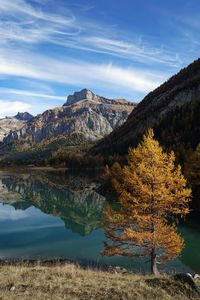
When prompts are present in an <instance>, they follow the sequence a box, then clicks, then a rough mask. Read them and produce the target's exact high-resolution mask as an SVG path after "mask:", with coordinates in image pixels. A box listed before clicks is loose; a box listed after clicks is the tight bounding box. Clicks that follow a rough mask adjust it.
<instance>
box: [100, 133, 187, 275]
mask: <svg viewBox="0 0 200 300" xmlns="http://www.w3.org/2000/svg"><path fill="white" fill-rule="evenodd" d="M115 180H116V178H115ZM116 187H117V189H118V190H117V192H118V195H119V196H118V201H119V209H117V210H116V209H112V208H109V209H107V210H106V211H105V212H104V216H105V219H104V221H103V226H104V230H105V235H106V237H107V241H106V242H105V243H104V254H105V255H109V256H114V255H123V256H128V257H133V256H149V257H150V260H151V272H152V273H153V274H157V273H158V269H157V264H158V263H162V262H166V261H168V260H171V259H174V258H176V257H177V256H178V255H179V253H180V251H181V250H182V248H183V245H184V241H183V239H182V238H181V236H180V235H179V234H178V233H177V227H176V226H177V222H175V219H174V216H176V215H181V216H184V215H186V214H188V213H189V208H188V201H189V198H190V195H191V190H190V189H188V188H186V180H185V178H184V177H183V175H182V173H181V168H180V166H177V167H176V166H175V156H174V154H173V152H172V153H170V154H167V153H164V152H163V150H162V148H161V147H160V146H159V143H158V142H157V141H156V140H155V139H154V134H153V130H151V129H150V130H149V131H148V132H147V134H146V135H145V136H144V139H143V141H142V142H141V143H140V144H139V145H138V147H137V148H136V149H130V150H129V155H128V165H127V166H125V167H124V168H123V171H122V173H121V174H120V180H119V183H118V184H117V185H116Z"/></svg>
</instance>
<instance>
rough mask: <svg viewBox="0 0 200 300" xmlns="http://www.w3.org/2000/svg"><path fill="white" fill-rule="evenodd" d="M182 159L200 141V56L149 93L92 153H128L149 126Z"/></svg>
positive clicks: (162, 142) (163, 143) (164, 144)
mask: <svg viewBox="0 0 200 300" xmlns="http://www.w3.org/2000/svg"><path fill="white" fill-rule="evenodd" d="M150 127H151V128H153V129H154V131H155V135H156V138H158V140H159V141H160V142H161V144H162V145H163V146H164V147H166V148H168V149H173V150H174V151H175V152H176V154H177V155H178V156H179V158H180V159H184V157H186V155H187V153H188V152H189V151H192V150H194V149H195V147H196V146H197V144H198V143H199V142H200V59H198V60H196V61H194V62H193V63H192V64H191V65H189V66H188V67H187V68H184V69H182V70H181V71H180V72H179V73H178V74H177V75H175V76H173V77H171V78H170V79H169V80H168V81H167V82H165V83H164V84H162V85H161V86H160V87H158V88H157V89H156V90H154V91H153V92H151V93H149V94H148V95H147V96H146V97H145V98H144V99H143V100H142V101H141V102H140V103H139V104H138V105H137V107H136V108H135V109H134V110H133V112H132V113H131V114H130V116H129V117H128V119H127V121H126V122H125V123H124V124H123V125H122V126H121V127H120V128H117V129H115V130H114V131H113V132H112V133H111V134H110V135H108V136H106V137H105V138H104V139H102V140H101V141H100V142H99V143H97V145H95V146H94V147H93V149H92V150H91V153H92V154H93V155H94V154H95V155H96V154H107V155H108V154H113V153H118V154H125V153H127V151H128V148H129V147H130V146H136V145H137V143H138V142H139V141H140V140H141V137H142V135H143V134H144V133H145V131H146V130H147V129H148V128H150Z"/></svg>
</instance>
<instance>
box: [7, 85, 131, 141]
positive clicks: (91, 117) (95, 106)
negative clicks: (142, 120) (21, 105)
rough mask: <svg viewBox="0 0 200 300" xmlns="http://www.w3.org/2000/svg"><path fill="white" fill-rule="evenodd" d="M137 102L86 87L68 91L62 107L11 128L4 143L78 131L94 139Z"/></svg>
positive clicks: (126, 115)
mask: <svg viewBox="0 0 200 300" xmlns="http://www.w3.org/2000/svg"><path fill="white" fill-rule="evenodd" d="M135 106H136V104H135V103H131V102H129V101H127V100H124V99H107V98H105V97H102V96H97V95H95V94H94V93H93V92H91V91H90V90H88V89H83V90H81V91H80V92H75V93H74V94H73V95H69V96H68V98H67V102H65V103H64V104H63V106H61V107H56V108H53V109H48V110H46V111H45V112H43V113H42V114H40V115H38V116H36V117H35V118H33V119H32V120H30V121H29V122H28V123H26V124H25V125H24V126H23V127H22V128H20V129H19V130H16V131H12V132H11V133H10V134H9V135H8V136H7V137H6V138H5V139H4V140H3V143H4V145H12V144H13V143H18V142H19V143H20V144H26V145H27V146H30V147H31V145H32V144H33V143H39V142H41V141H43V140H48V139H50V138H52V137H56V136H60V135H64V136H70V135H71V134H73V133H74V132H75V133H79V134H81V135H84V136H85V138H86V140H88V141H89V142H94V141H96V140H98V139H100V138H102V137H103V136H105V135H107V134H109V133H110V132H111V131H112V130H113V129H114V128H116V127H119V126H120V125H121V124H122V123H123V122H125V120H126V119H127V117H128V115H129V114H130V112H131V111H132V109H134V107H135Z"/></svg>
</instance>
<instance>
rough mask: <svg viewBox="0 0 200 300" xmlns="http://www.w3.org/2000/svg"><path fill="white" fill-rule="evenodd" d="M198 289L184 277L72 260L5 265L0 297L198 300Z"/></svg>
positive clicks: (85, 299) (0, 280)
mask: <svg viewBox="0 0 200 300" xmlns="http://www.w3.org/2000/svg"><path fill="white" fill-rule="evenodd" d="M186 277H187V278H188V276H187V275H186ZM198 289H199V281H195V284H194V286H193V285H192V283H191V282H188V281H187V280H184V276H183V277H180V276H176V275H166V274H160V275H157V276H153V275H149V274H146V275H141V274H135V273H128V272H125V273H119V272H115V271H114V272H113V271H112V270H110V271H102V270H98V269H91V268H82V267H80V266H79V265H75V264H70V263H66V264H63V265H51V266H50V265H42V264H40V263H39V262H38V263H37V264H35V265H27V264H25V263H21V264H18V265H3V266H1V272H0V298H1V299H4V300H11V299H28V300H31V299H33V300H35V299H70V300H79V299H82V300H89V299H97V300H98V299H99V300H105V299H110V300H121V299H126V300H138V299H140V300H144V299H145V300H146V299H148V300H155V299H158V300H159V299H160V300H161V299H162V300H173V299H176V300H187V299H191V300H197V299H199V292H198Z"/></svg>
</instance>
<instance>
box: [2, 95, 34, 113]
mask: <svg viewBox="0 0 200 300" xmlns="http://www.w3.org/2000/svg"><path fill="white" fill-rule="evenodd" d="M31 108H32V106H31V105H30V104H29V103H25V102H20V101H12V102H11V101H7V100H3V99H0V118H3V117H5V116H13V115H15V114H16V113H18V112H25V111H30V110H31Z"/></svg>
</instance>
